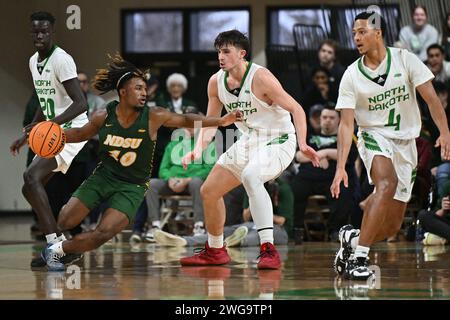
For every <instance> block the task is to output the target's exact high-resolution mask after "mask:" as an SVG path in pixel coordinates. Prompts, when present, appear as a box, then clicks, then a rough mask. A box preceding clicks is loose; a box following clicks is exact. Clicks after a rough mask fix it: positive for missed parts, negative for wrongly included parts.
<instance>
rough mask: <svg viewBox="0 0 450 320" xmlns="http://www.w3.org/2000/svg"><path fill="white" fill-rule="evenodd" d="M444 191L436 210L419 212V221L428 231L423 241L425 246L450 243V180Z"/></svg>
mask: <svg viewBox="0 0 450 320" xmlns="http://www.w3.org/2000/svg"><path fill="white" fill-rule="evenodd" d="M443 189H444V190H443V196H442V197H440V198H439V199H438V201H437V203H436V208H434V210H432V211H427V210H422V211H420V212H419V221H420V223H421V224H422V226H423V228H424V229H425V231H427V233H425V238H424V239H423V244H425V245H437V244H445V243H448V242H450V180H447V182H446V183H445V185H444V188H443Z"/></svg>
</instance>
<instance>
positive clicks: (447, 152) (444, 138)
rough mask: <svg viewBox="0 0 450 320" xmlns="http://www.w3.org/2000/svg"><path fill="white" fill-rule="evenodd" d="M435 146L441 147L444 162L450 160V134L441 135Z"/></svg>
mask: <svg viewBox="0 0 450 320" xmlns="http://www.w3.org/2000/svg"><path fill="white" fill-rule="evenodd" d="M434 146H435V147H436V148H437V147H441V158H442V160H450V133H445V134H441V135H440V136H439V138H438V139H437V140H436V144H435V145H434Z"/></svg>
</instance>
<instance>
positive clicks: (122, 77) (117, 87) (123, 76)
mask: <svg viewBox="0 0 450 320" xmlns="http://www.w3.org/2000/svg"><path fill="white" fill-rule="evenodd" d="M130 74H132V72H131V71H128V72H125V73H124V74H123V75H122V76H121V77H120V78H119V80H117V84H116V89H117V90H118V89H119V85H120V83H121V82H122V80H123V79H125V77H126V76H129V75H130Z"/></svg>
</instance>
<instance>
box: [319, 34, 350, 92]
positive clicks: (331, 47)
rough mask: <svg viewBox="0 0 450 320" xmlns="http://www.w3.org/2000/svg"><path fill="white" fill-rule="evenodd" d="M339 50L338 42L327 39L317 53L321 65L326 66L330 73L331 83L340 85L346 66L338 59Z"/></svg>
mask: <svg viewBox="0 0 450 320" xmlns="http://www.w3.org/2000/svg"><path fill="white" fill-rule="evenodd" d="M337 50H338V43H337V42H336V41H334V40H332V39H325V40H324V41H322V43H321V44H320V46H319V52H318V54H317V56H318V58H319V64H320V66H322V67H324V68H326V69H327V70H328V72H329V73H330V79H329V80H330V83H331V84H333V85H335V86H336V87H338V86H339V82H340V81H341V78H342V75H343V74H344V71H345V68H344V66H342V65H341V64H340V63H339V62H338V61H336V53H337Z"/></svg>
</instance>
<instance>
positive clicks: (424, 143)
mask: <svg viewBox="0 0 450 320" xmlns="http://www.w3.org/2000/svg"><path fill="white" fill-rule="evenodd" d="M416 147H417V167H416V177H415V183H414V187H413V191H412V194H413V195H414V196H415V197H417V199H418V202H419V203H420V205H421V207H422V208H424V207H425V206H426V204H427V200H428V193H429V191H430V187H431V166H430V164H431V157H432V149H433V145H432V143H431V142H430V140H428V139H426V138H425V137H424V136H422V135H421V136H419V137H417V138H416Z"/></svg>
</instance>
